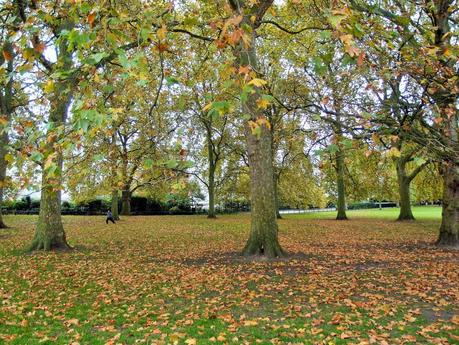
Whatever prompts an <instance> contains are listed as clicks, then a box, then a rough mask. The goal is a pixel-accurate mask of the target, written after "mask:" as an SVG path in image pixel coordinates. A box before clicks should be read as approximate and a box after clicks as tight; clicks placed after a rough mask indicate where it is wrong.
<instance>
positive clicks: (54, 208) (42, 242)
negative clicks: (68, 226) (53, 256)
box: [29, 156, 70, 251]
mask: <svg viewBox="0 0 459 345" xmlns="http://www.w3.org/2000/svg"><path fill="white" fill-rule="evenodd" d="M59 161H60V162H59V163H58V164H59V166H60V167H59V169H62V156H61V157H60V159H59ZM59 187H60V186H56V184H55V182H54V181H53V180H52V179H50V178H49V176H48V173H47V172H46V171H44V172H43V175H42V190H41V200H40V214H39V216H38V223H37V227H36V229H35V237H34V239H33V241H32V244H31V245H30V248H29V249H30V250H41V249H43V250H46V251H48V250H52V249H69V248H70V246H69V245H68V244H67V240H66V236H65V231H64V227H63V225H62V219H61V191H60V189H58V188H59Z"/></svg>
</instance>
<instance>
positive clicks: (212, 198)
mask: <svg viewBox="0 0 459 345" xmlns="http://www.w3.org/2000/svg"><path fill="white" fill-rule="evenodd" d="M208 183H209V188H208V189H209V211H208V213H207V218H217V216H216V215H215V167H213V166H211V167H209V181H208Z"/></svg>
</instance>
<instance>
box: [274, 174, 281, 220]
mask: <svg viewBox="0 0 459 345" xmlns="http://www.w3.org/2000/svg"><path fill="white" fill-rule="evenodd" d="M273 175H274V202H275V203H276V218H277V219H282V216H281V214H280V212H279V176H278V174H276V173H274V174H273Z"/></svg>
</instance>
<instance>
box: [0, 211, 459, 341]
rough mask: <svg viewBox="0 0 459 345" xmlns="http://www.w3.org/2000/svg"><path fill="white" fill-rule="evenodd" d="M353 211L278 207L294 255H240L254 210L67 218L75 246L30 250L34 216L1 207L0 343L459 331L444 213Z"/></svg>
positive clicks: (455, 264)
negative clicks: (311, 212) (442, 244)
mask: <svg viewBox="0 0 459 345" xmlns="http://www.w3.org/2000/svg"><path fill="white" fill-rule="evenodd" d="M371 212H375V213H377V212H386V210H384V211H378V210H375V211H371ZM415 214H416V213H415ZM350 215H353V213H350ZM352 218H353V219H351V220H349V221H345V222H339V221H335V220H330V219H309V218H301V217H298V216H289V217H287V219H284V220H281V221H280V222H279V224H280V230H279V234H280V241H281V244H282V246H283V248H284V249H285V250H286V251H287V252H289V253H290V257H288V258H286V259H279V260H274V261H271V262H266V261H263V260H256V261H253V260H246V259H243V258H242V257H240V256H239V255H238V253H239V251H240V250H241V249H242V247H243V245H244V242H245V240H246V238H247V235H248V230H249V225H250V218H249V216H248V215H232V216H222V217H219V218H218V219H217V220H208V219H206V218H205V217H203V216H163V217H153V216H151V217H127V218H125V219H123V220H122V221H120V222H118V223H117V224H116V225H112V224H110V225H106V224H105V222H104V218H103V217H64V224H65V228H66V229H67V237H68V240H69V242H70V244H71V245H73V246H74V247H75V250H74V251H71V252H59V253H37V254H34V255H29V254H22V253H21V248H23V247H24V246H25V245H27V244H28V243H30V241H31V239H32V236H33V226H34V222H35V220H36V217H34V216H7V217H6V222H7V223H8V224H10V225H11V226H12V228H10V229H7V230H1V232H0V300H1V304H0V343H1V342H5V343H12V344H38V343H41V344H69V343H70V344H72V343H73V344H134V343H147V344H188V345H190V344H225V343H228V344H258V343H259V344H369V343H372V344H458V342H459V303H458V302H459V252H458V251H455V250H451V249H439V248H436V247H435V246H433V245H432V243H433V242H434V241H435V238H436V236H437V229H438V226H439V220H438V219H427V220H420V221H417V222H406V223H398V222H394V221H393V220H392V218H393V217H389V219H367V218H358V217H357V216H355V217H354V216H352ZM419 218H420V219H421V218H422V217H419Z"/></svg>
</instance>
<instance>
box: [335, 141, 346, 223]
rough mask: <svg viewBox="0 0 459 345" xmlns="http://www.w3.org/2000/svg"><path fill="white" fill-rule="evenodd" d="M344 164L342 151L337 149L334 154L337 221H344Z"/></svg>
mask: <svg viewBox="0 0 459 345" xmlns="http://www.w3.org/2000/svg"><path fill="white" fill-rule="evenodd" d="M344 173H345V163H344V151H343V150H342V149H339V150H338V152H337V153H336V184H337V187H338V200H337V210H338V214H337V215H336V219H337V220H346V219H347V216H346V186H345V182H344Z"/></svg>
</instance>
